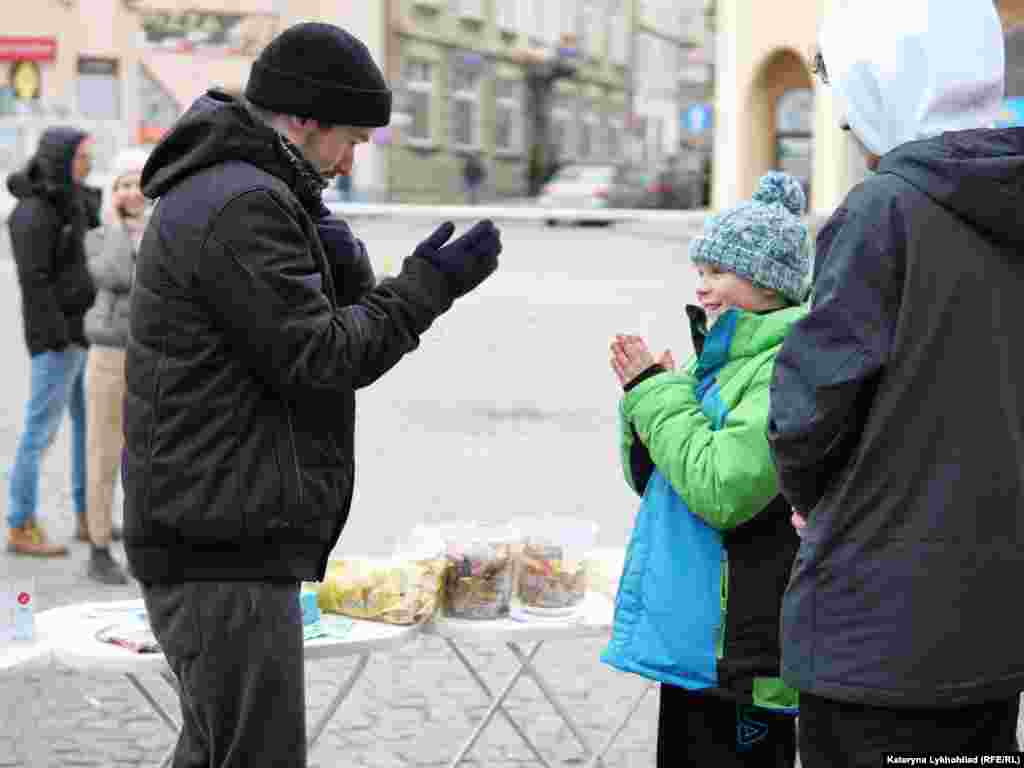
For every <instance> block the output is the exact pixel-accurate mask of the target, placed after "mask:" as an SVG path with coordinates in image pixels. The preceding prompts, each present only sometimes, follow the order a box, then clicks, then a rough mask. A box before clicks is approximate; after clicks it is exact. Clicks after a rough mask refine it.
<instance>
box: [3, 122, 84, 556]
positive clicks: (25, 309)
mask: <svg viewBox="0 0 1024 768" xmlns="http://www.w3.org/2000/svg"><path fill="white" fill-rule="evenodd" d="M91 163H92V142H91V139H90V138H89V137H88V136H87V135H86V134H85V133H83V132H81V131H79V130H76V129H74V128H67V127H55V128H49V129H47V130H46V131H45V132H44V133H43V135H42V137H41V138H40V140H39V145H38V147H37V149H36V152H35V155H34V156H33V157H32V159H31V160H30V162H29V164H28V167H27V168H25V170H23V171H19V172H17V173H13V174H11V176H10V177H9V178H8V180H7V188H8V189H9V190H10V192H11V194H12V195H14V197H15V198H17V200H18V202H17V204H16V205H15V207H14V210H13V211H12V213H11V215H10V218H9V219H8V222H7V226H8V229H9V230H10V234H11V248H12V250H13V251H14V260H15V262H16V264H17V269H18V283H19V285H20V287H21V308H22V320H23V329H24V334H25V345H26V347H27V348H28V353H29V356H30V357H31V385H30V390H29V400H28V404H27V406H26V412H25V426H24V428H23V430H22V433H21V437H20V438H19V440H18V448H17V452H16V454H15V457H14V466H13V467H12V468H11V472H10V486H9V492H8V511H7V524H8V532H7V548H8V550H9V551H10V552H13V553H15V554H19V555H36V556H44V557H52V556H59V555H66V554H67V547H65V546H63V545H60V544H53V543H51V542H50V541H49V540H48V539H47V537H46V534H45V533H44V531H43V528H42V526H41V525H40V524H39V520H38V518H37V511H38V510H37V505H38V495H39V464H40V461H41V460H42V457H43V454H44V453H45V451H46V449H47V448H48V447H49V446H50V444H51V443H52V442H53V440H54V438H55V437H56V436H57V431H58V429H59V428H60V423H61V420H62V419H63V416H64V412H65V410H67V411H69V412H70V415H71V427H72V430H71V485H72V502H73V504H74V510H75V514H76V516H77V524H78V527H79V530H80V531H81V530H83V527H84V526H85V515H86V477H85V474H86V434H85V433H86V426H85V422H86V418H85V388H84V371H85V361H86V349H87V347H88V343H87V341H86V338H85V334H84V332H83V330H82V323H83V318H84V317H85V313H86V312H87V311H88V309H89V308H90V307H91V306H92V303H93V299H94V298H95V295H96V292H95V289H94V287H93V283H92V278H91V277H90V276H89V272H88V269H87V268H86V259H85V249H84V246H83V242H84V239H85V233H86V232H87V231H88V230H89V229H92V228H94V227H96V226H98V225H99V203H100V193H99V191H98V190H94V189H90V188H86V187H85V186H83V182H84V181H85V178H86V177H87V176H88V175H89V171H90V169H91ZM79 537H81V536H79Z"/></svg>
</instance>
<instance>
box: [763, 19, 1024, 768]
mask: <svg viewBox="0 0 1024 768" xmlns="http://www.w3.org/2000/svg"><path fill="white" fill-rule="evenodd" d="M925 20H926V23H925ZM1003 46H1004V43H1003V32H1002V28H1001V25H1000V21H999V18H998V16H997V14H996V10H995V8H994V7H993V5H992V3H991V2H990V0H961V2H957V3H949V2H948V0H912V1H910V2H906V3H903V4H900V5H899V6H898V7H896V6H893V4H892V3H883V2H882V0H859V1H858V2H857V3H850V4H848V6H847V7H846V8H845V9H844V10H842V11H840V12H839V13H838V14H837V15H836V16H835V17H833V18H832V19H831V20H830V21H829V22H828V24H827V26H826V27H825V30H824V35H823V37H822V41H821V56H822V61H821V62H820V63H821V64H823V65H824V70H825V72H826V73H827V77H828V79H829V80H830V81H831V83H832V85H833V88H834V90H835V95H836V97H837V103H838V104H839V105H841V107H842V109H843V114H845V121H844V127H847V128H848V129H849V130H850V131H851V132H852V135H853V137H854V138H855V139H856V141H857V142H858V143H859V144H860V145H861V147H862V148H863V149H864V152H865V154H866V156H867V159H868V164H869V166H870V167H871V168H873V169H874V170H875V171H876V173H875V175H873V176H872V177H870V178H869V179H867V180H866V181H865V182H864V183H862V184H861V185H859V186H858V187H856V188H855V189H854V190H853V191H852V192H851V193H850V194H849V196H848V197H847V198H846V200H845V201H844V202H843V204H842V205H841V206H840V208H839V209H838V210H837V211H836V212H835V214H834V215H833V216H832V218H831V220H830V221H829V222H828V223H827V224H826V225H825V226H824V228H823V229H822V231H821V233H820V235H819V237H818V241H817V256H816V265H815V280H814V287H813V301H812V307H811V310H810V313H809V314H808V315H807V317H806V318H804V319H803V320H801V321H800V322H798V323H797V324H796V326H795V327H794V329H793V330H792V332H791V333H790V335H789V336H788V337H787V339H786V341H785V343H784V345H783V348H782V351H781V353H780V354H779V356H778V358H777V360H776V363H775V370H774V379H773V383H772V391H771V412H770V416H769V426H768V430H769V440H770V443H771V446H772V450H773V453H774V457H775V461H776V465H777V469H778V473H779V478H780V487H781V489H782V492H783V494H784V495H785V496H786V498H787V500H788V501H789V502H790V504H791V505H792V506H793V507H794V508H795V509H796V511H797V513H798V514H799V515H800V516H798V517H797V519H796V520H797V523H798V524H801V525H802V524H803V522H802V519H803V517H805V518H806V524H805V527H804V528H803V531H804V534H803V540H802V542H801V546H800V549H799V550H798V553H797V557H796V561H795V565H794V567H793V572H792V576H791V579H790V582H789V586H788V588H787V591H786V595H785V597H784V600H783V607H782V631H781V637H782V675H783V678H784V679H785V681H786V682H787V683H789V684H790V685H793V686H794V687H796V688H798V689H799V690H800V720H799V750H800V759H801V762H802V764H803V765H804V766H805V768H824V767H825V766H827V767H828V768H844V766H850V767H854V766H856V767H857V768H860V767H861V766H876V765H882V764H884V762H885V761H884V759H883V753H887V752H903V753H911V754H918V755H920V754H924V753H925V752H931V753H943V754H954V755H962V754H977V753H1001V752H1010V751H1014V750H1016V748H1017V742H1016V730H1017V719H1018V708H1019V692H1020V691H1021V689H1024V654H1022V653H1021V644H1020V637H1019V636H1018V635H1017V633H1016V632H1015V631H1012V630H1010V629H1009V627H1010V626H1015V624H1013V623H1012V622H1013V619H1012V618H1011V617H1012V616H1013V615H1014V613H1015V611H1016V608H1017V605H1016V603H1015V601H1013V600H1012V596H1014V595H1015V594H1016V589H1017V588H1018V585H1020V584H1022V583H1024V546H1022V543H1024V538H1022V530H1024V527H1022V521H1024V517H1022V510H1024V390H1022V388H1021V382H1024V355H1022V354H1021V350H1022V348H1024V301H1022V297H1024V255H1022V254H1024V227H1022V225H1021V223H1020V220H1019V219H1018V211H1019V210H1020V208H1021V205H1022V204H1024V196H1022V190H1024V187H1022V186H1021V179H1024V130H1022V129H1009V130H999V131H997V130H981V129H982V128H983V127H985V126H987V125H990V124H991V121H992V120H993V118H994V116H995V115H996V114H997V112H998V109H999V108H1000V105H1001V102H1002V96H1003V77H1004V61H1003V59H1004V56H1003ZM897 62H898V63H897ZM819 68H820V67H819ZM1008 622H1009V623H1008Z"/></svg>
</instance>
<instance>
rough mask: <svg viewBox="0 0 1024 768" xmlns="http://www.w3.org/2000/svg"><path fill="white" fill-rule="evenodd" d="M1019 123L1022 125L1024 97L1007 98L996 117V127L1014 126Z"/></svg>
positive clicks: (1023, 119) (1023, 123) (1023, 120)
mask: <svg viewBox="0 0 1024 768" xmlns="http://www.w3.org/2000/svg"><path fill="white" fill-rule="evenodd" d="M1020 125H1024V99H1007V100H1006V101H1004V102H1003V108H1002V109H1001V110H1000V113H999V117H997V118H996V128H1015V127H1017V126H1020Z"/></svg>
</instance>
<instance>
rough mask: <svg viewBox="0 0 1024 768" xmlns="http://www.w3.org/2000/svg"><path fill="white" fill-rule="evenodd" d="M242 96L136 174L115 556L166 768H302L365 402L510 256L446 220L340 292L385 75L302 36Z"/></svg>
mask: <svg viewBox="0 0 1024 768" xmlns="http://www.w3.org/2000/svg"><path fill="white" fill-rule="evenodd" d="M245 96H246V99H245V100H237V99H234V98H232V97H230V96H228V95H226V94H222V93H218V92H215V91H211V92H209V93H207V94H206V95H204V96H203V97H201V98H200V99H198V100H197V101H196V102H195V103H194V104H193V105H192V107H191V108H190V109H189V110H188V112H187V113H186V114H185V115H184V116H183V117H182V118H181V119H180V120H179V121H178V123H177V124H176V125H175V126H174V128H173V129H172V130H171V132H170V133H169V134H168V135H167V136H166V137H165V138H164V139H163V141H162V142H161V143H160V145H159V146H158V147H157V148H156V149H155V150H154V152H153V154H152V155H151V157H150V160H149V162H148V163H147V165H146V168H145V171H144V173H143V189H144V191H145V193H146V195H147V196H148V197H153V198H158V199H159V200H158V202H157V205H156V208H155V210H154V211H153V214H152V218H151V220H150V223H149V227H148V229H147V232H146V235H145V238H144V239H143V242H142V246H141V249H140V253H139V259H138V263H137V267H136V275H135V287H134V290H133V294H132V297H133V304H132V315H131V333H130V338H129V344H128V358H127V395H126V400H125V433H126V451H125V458H124V487H125V544H126V550H127V554H128V559H129V562H130V564H131V568H132V571H133V573H134V574H135V576H136V577H137V578H138V579H139V580H140V582H141V583H142V589H143V596H144V598H145V601H146V606H147V610H148V612H149V617H150V621H151V623H152V626H153V629H154V631H155V633H156V636H157V638H158V640H159V642H160V644H161V646H162V648H163V651H164V653H165V654H166V656H167V658H168V660H169V662H170V664H171V666H172V668H173V669H174V672H175V674H176V676H177V678H178V681H179V683H180V686H181V702H182V710H183V713H184V714H183V724H182V731H181V735H180V738H179V741H178V747H177V753H176V757H175V762H174V765H175V766H192V765H203V766H214V765H216V766H219V767H222V768H226V767H227V766H256V765H268V766H269V765H273V766H275V767H278V766H281V767H284V768H287V767H288V766H294V767H295V768H300V767H301V766H305V764H306V738H305V701H304V691H303V687H304V683H303V661H302V658H303V650H302V618H301V612H300V606H299V584H300V582H302V581H316V580H320V579H322V578H323V576H324V573H325V569H326V564H327V558H328V555H329V553H330V551H331V549H332V547H333V546H334V544H335V543H336V542H337V540H338V536H339V535H340V533H341V529H342V527H343V525H344V523H345V520H346V517H347V515H348V510H349V505H350V502H351V499H352V488H353V476H354V466H353V426H354V415H355V395H354V392H355V390H356V389H358V388H360V387H364V386H367V385H368V384H370V383H372V382H373V381H375V380H376V379H377V378H378V377H380V376H381V375H382V374H384V373H385V372H386V371H387V370H389V369H390V368H391V367H392V366H393V365H395V363H397V362H398V360H400V359H401V358H402V356H403V355H405V354H406V353H408V352H410V351H412V350H413V349H415V348H416V347H417V346H418V343H419V337H420V335H421V334H422V333H424V332H425V331H426V330H427V328H428V327H429V326H430V325H431V323H432V322H433V321H434V319H435V318H437V317H438V316H439V315H440V314H441V313H443V312H445V311H447V310H448V309H449V308H450V307H451V305H452V302H453V301H454V300H455V299H457V298H459V297H460V296H463V295H464V294H466V293H468V292H469V291H471V290H472V289H473V288H475V287H476V286H477V285H478V284H479V283H480V282H482V281H483V280H484V279H485V278H486V277H487V276H488V275H490V274H491V273H492V272H493V271H494V270H495V269H496V267H497V257H498V254H499V252H500V250H501V243H500V237H499V233H498V231H497V229H496V228H495V227H494V225H493V224H492V223H491V222H489V221H484V222H480V223H478V224H477V225H475V226H474V227H473V228H472V229H470V231H469V232H468V233H466V234H464V235H463V236H461V237H459V238H457V239H455V240H453V241H451V242H449V238H450V237H451V235H452V233H453V229H454V227H453V226H452V225H451V224H450V223H446V224H443V225H442V226H440V227H439V228H438V229H437V230H436V231H435V232H434V233H433V234H432V235H430V237H428V238H427V239H426V240H424V241H423V242H422V243H420V245H419V246H418V247H417V248H416V249H415V250H414V252H413V253H412V255H411V256H409V257H408V258H407V259H406V260H405V262H404V265H403V268H402V270H401V273H400V274H399V275H398V276H397V277H394V278H390V279H386V280H383V281H382V282H381V283H380V284H379V285H377V286H376V287H373V288H371V289H369V290H368V291H367V290H366V287H368V286H365V287H358V288H355V289H354V288H353V287H352V286H349V285H339V280H340V281H346V280H349V279H350V278H351V276H352V275H353V274H355V272H353V271H352V270H351V263H352V262H351V260H350V261H349V262H348V265H347V266H346V262H345V260H343V259H341V260H339V259H330V258H328V256H327V255H326V254H325V249H324V245H323V243H322V241H321V238H320V236H319V235H318V231H317V222H318V221H321V220H322V219H323V217H324V214H325V210H324V207H323V204H322V203H321V192H322V191H323V189H324V187H325V185H326V183H327V180H328V179H329V178H330V177H332V176H334V175H336V174H338V173H347V172H349V171H350V169H351V164H352V150H353V147H354V146H355V145H356V144H357V143H360V142H363V141H366V140H367V139H368V138H369V135H370V132H371V130H372V129H373V128H374V127H375V126H382V125H385V124H386V123H387V122H388V120H389V119H390V112H391V92H390V91H389V90H388V88H387V84H386V83H385V81H384V77H383V75H382V74H381V72H380V70H379V69H378V68H377V66H376V64H374V62H373V60H372V58H371V57H370V53H369V51H368V50H367V49H366V47H365V46H364V45H363V44H362V43H361V42H360V41H359V40H357V39H356V38H354V37H353V36H351V35H350V34H348V33H347V32H345V31H343V30H341V29H339V28H338V27H335V26H332V25H327V24H316V23H308V24H300V25H297V26H295V27H291V28H289V29H287V30H285V31H284V32H283V33H281V34H280V35H279V36H278V37H277V38H275V39H274V40H273V41H272V42H271V43H270V44H269V45H268V46H267V48H266V49H265V50H264V51H263V52H262V53H261V54H260V56H259V58H258V59H257V60H256V62H255V63H254V64H253V67H252V72H251V74H250V78H249V82H248V85H247V87H246V91H245ZM321 223H322V222H321ZM341 237H342V239H345V233H341ZM328 239H329V240H333V239H334V235H331V236H330V237H329V238H328ZM328 246H329V247H330V248H335V247H336V246H337V243H335V242H331V243H328ZM356 256H358V254H356ZM361 291H363V292H362V294H361V295H360V292H361ZM339 296H344V297H345V300H346V304H342V303H340V302H339ZM353 301H354V302H355V303H350V302H353Z"/></svg>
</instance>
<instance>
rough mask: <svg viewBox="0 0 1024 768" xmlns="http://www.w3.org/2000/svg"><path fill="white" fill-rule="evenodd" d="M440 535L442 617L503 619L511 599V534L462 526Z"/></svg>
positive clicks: (510, 531)
mask: <svg viewBox="0 0 1024 768" xmlns="http://www.w3.org/2000/svg"><path fill="white" fill-rule="evenodd" d="M444 533H445V558H446V560H447V568H446V570H445V581H444V612H445V614H446V615H447V616H452V617H455V618H460V619H497V618H501V617H502V616H507V615H508V611H509V604H510V601H511V597H512V576H513V568H514V558H513V547H514V545H515V543H516V539H517V535H516V533H515V531H514V530H512V529H509V528H505V527H490V526H482V525H475V524H465V525H457V526H447V527H446V528H445V529H444Z"/></svg>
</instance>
